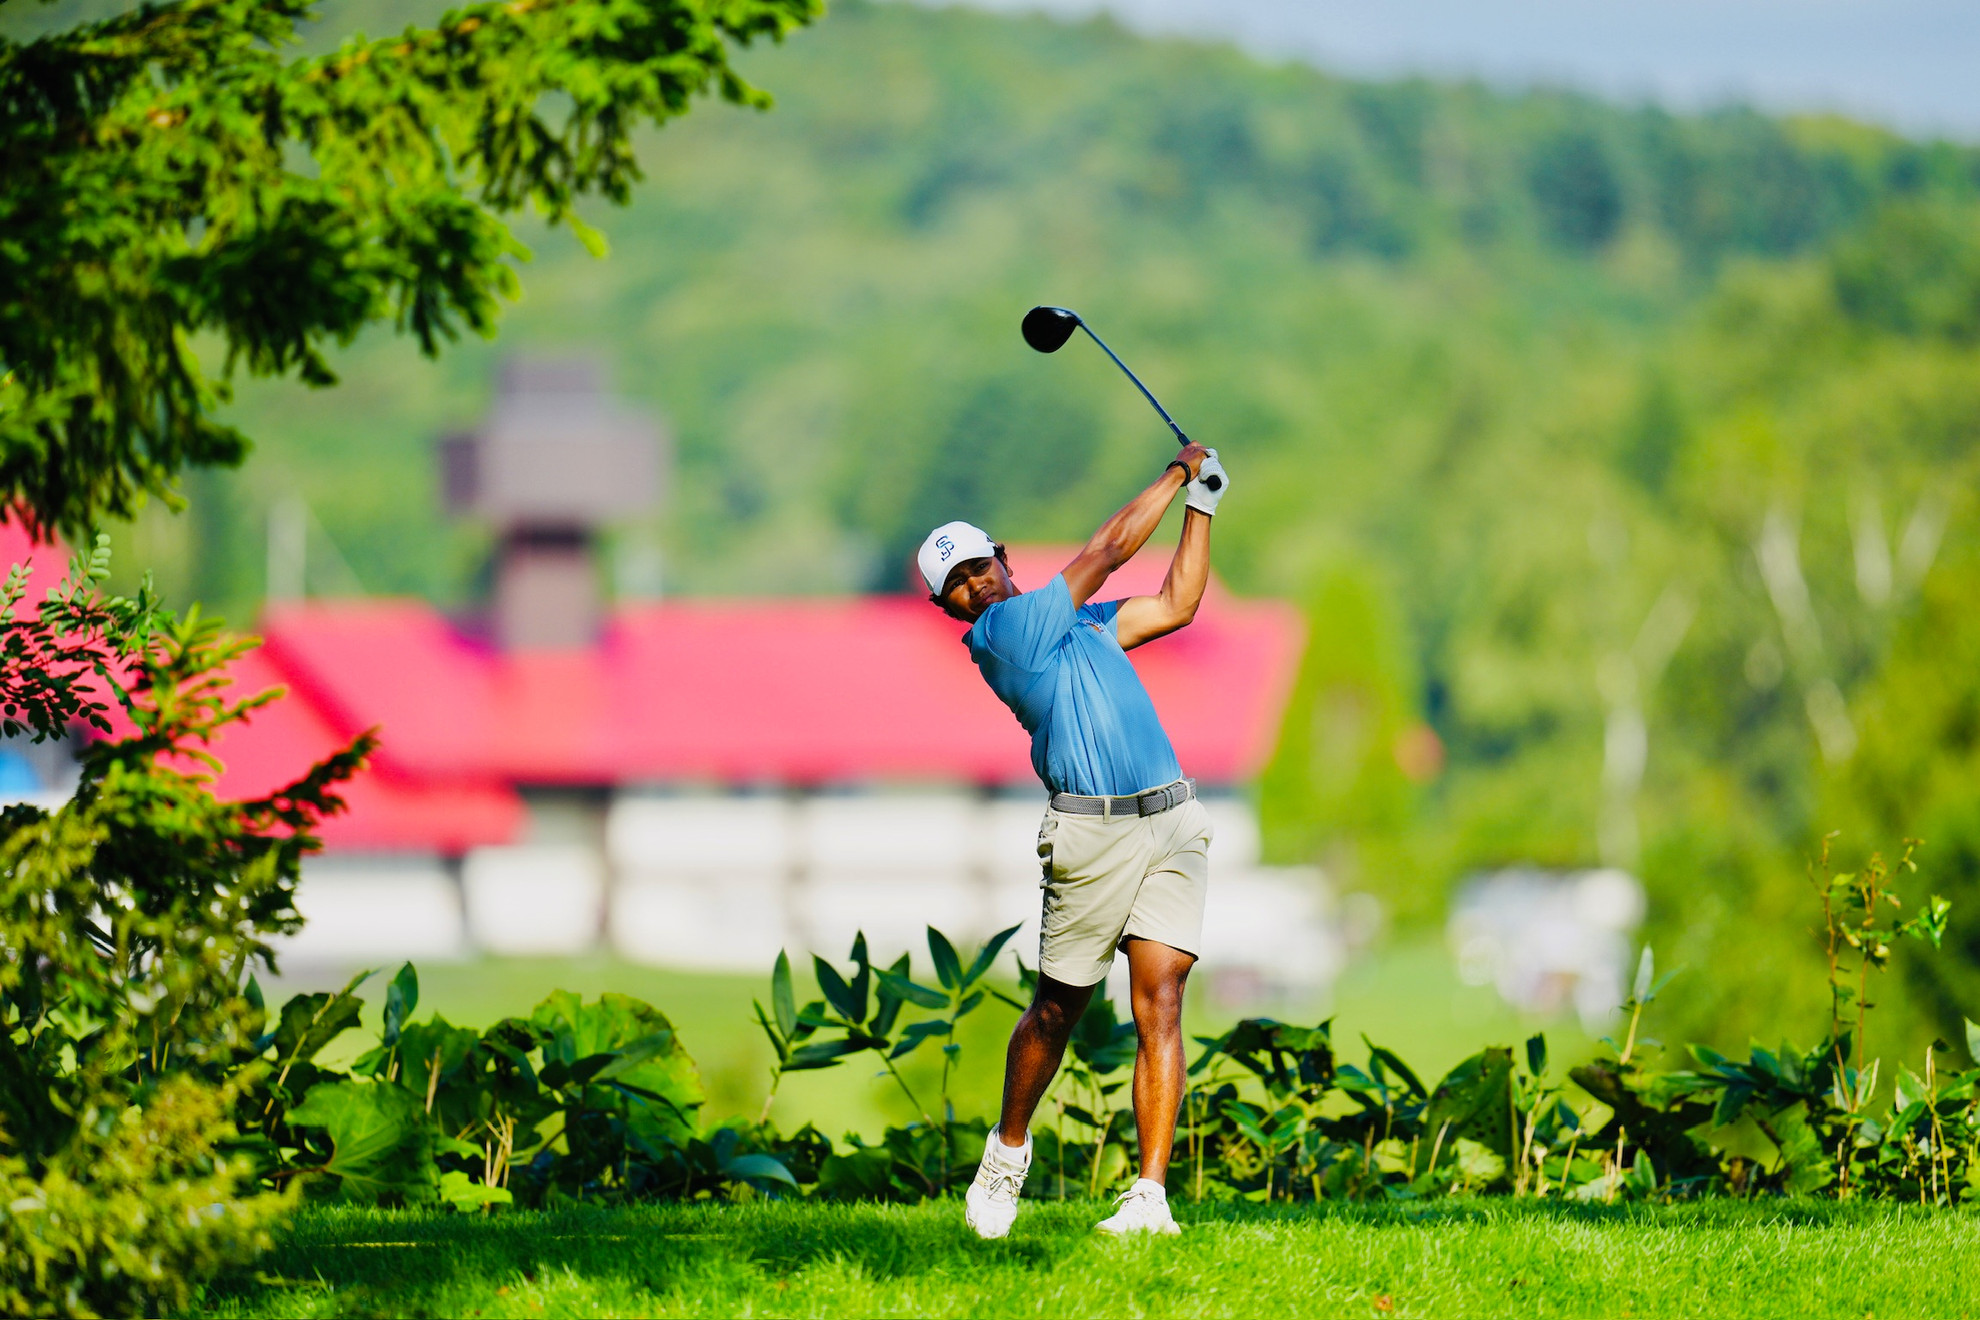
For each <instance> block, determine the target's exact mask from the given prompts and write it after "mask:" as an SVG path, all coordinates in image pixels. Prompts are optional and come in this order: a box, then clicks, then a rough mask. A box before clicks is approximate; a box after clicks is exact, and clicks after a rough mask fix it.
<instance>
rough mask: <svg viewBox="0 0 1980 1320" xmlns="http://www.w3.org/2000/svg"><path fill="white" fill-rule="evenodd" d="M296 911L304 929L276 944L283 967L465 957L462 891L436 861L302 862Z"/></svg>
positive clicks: (343, 858)
mask: <svg viewBox="0 0 1980 1320" xmlns="http://www.w3.org/2000/svg"><path fill="white" fill-rule="evenodd" d="M296 907H297V909H298V910H299V911H300V912H301V913H302V915H303V923H304V924H303V928H302V930H301V931H300V932H298V933H297V934H295V935H293V936H290V937H289V938H287V939H283V940H280V941H277V942H276V945H275V949H276V954H277V956H278V957H280V958H281V959H283V960H284V961H285V962H289V963H304V964H308V963H332V964H348V963H365V962H384V961H388V960H392V959H405V958H411V959H424V960H426V961H429V962H432V961H441V960H446V959H453V958H460V957H464V956H466V955H467V953H468V952H469V941H468V935H467V926H466V922H465V921H464V919H463V914H462V910H461V891H460V886H458V885H457V884H455V882H454V878H453V876H452V875H451V874H449V872H448V869H447V864H446V863H445V861H443V860H442V859H441V858H440V857H438V856H433V855H427V856H422V855H418V854H409V855H405V856H387V857H364V856H351V855H348V854H342V855H339V854H333V855H331V856H328V857H323V856H316V857H309V858H306V859H305V860H304V861H303V869H302V882H301V883H300V884H299V885H298V886H297V888H296Z"/></svg>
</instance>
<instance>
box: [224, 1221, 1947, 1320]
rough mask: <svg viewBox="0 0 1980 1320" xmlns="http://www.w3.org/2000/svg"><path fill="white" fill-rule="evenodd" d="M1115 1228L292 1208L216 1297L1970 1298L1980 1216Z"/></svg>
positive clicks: (993, 1301) (1068, 1307) (299, 1302)
mask: <svg viewBox="0 0 1980 1320" xmlns="http://www.w3.org/2000/svg"><path fill="white" fill-rule="evenodd" d="M1178 1209H1179V1212H1180V1213H1179V1216H1178V1217H1179V1218H1181V1219H1182V1220H1183V1222H1184V1223H1185V1225H1186V1227H1185V1230H1184V1234H1183V1236H1182V1237H1181V1238H1180V1239H1156V1240H1140V1241H1127V1242H1117V1241H1112V1240H1108V1239H1104V1238H1098V1237H1096V1236H1095V1235H1094V1234H1093V1233H1092V1232H1091V1228H1090V1226H1091V1225H1092V1223H1093V1222H1094V1221H1095V1220H1096V1219H1098V1218H1100V1217H1101V1215H1102V1214H1104V1213H1105V1211H1104V1209H1103V1208H1102V1207H1101V1206H1100V1205H1098V1204H1080V1203H1056V1204H1054V1203H1046V1204H1038V1205H1029V1206H1027V1207H1026V1208H1025V1211H1024V1213H1023V1214H1022V1215H1021V1216H1020V1218H1019V1220H1018V1226H1017V1229H1016V1231H1015V1232H1014V1234H1013V1236H1012V1237H1011V1238H1010V1239H1009V1240H1007V1241H1003V1242H979V1241H976V1240H974V1239H972V1238H970V1237H969V1236H967V1234H966V1233H965V1231H964V1229H963V1226H962V1223H961V1207H960V1206H959V1205H956V1204H955V1203H953V1202H951V1203H947V1204H939V1205H923V1206H918V1207H915V1208H911V1209H909V1208H900V1207H881V1206H864V1205H862V1206H824V1205H792V1204H761V1203H759V1204H753V1205H729V1206H708V1205H704V1206H694V1207H686V1206H645V1207H640V1208H637V1209H628V1210H605V1209H599V1210H591V1209H583V1208H578V1209H570V1210H565V1211H560V1212H546V1213H519V1214H508V1215H502V1216H498V1217H469V1216H454V1215H446V1214H423V1213H413V1212H403V1211H401V1212H380V1211H365V1210H355V1209H330V1210H308V1211H305V1212H303V1213H302V1214H301V1215H299V1216H298V1218H297V1219H296V1221H295V1223H294V1225H293V1228H292V1230H291V1231H290V1233H289V1234H288V1235H287V1237H286V1239H285V1240H284V1241H283V1243H282V1244H281V1245H280V1246H279V1247H278V1248H277V1250H276V1251H275V1252H273V1253H272V1254H271V1255H269V1256H268V1257H267V1258H266V1259H265V1260H263V1261H262V1262H261V1264H260V1266H259V1267H258V1268H257V1269H256V1270H254V1271H253V1272H251V1273H247V1274H243V1275H238V1276H233V1277H229V1278H226V1279H223V1280H222V1281H221V1282H220V1283H218V1284H216V1285H215V1286H214V1287H213V1289H211V1290H210V1292H209V1295H208V1298H207V1302H206V1306H205V1308H204V1309H202V1310H200V1311H198V1312H196V1313H195V1314H198V1315H210V1316H290V1315H293V1316H368V1315H379V1316H383V1315H394V1316H401V1315H403V1316H422V1315H447V1316H529V1317H542V1316H562V1315H569V1316H644V1315H668V1316H675V1315H679V1316H728V1315H751V1316H755V1315H766V1316H771V1315H774V1316H786V1315H797V1316H872V1315H902V1316H956V1315H1040V1316H1143V1315H1146V1316H1251V1315H1264V1314H1272V1313H1278V1314H1286V1313H1296V1314H1300V1315H1304V1316H1374V1317H1390V1316H1435V1317H1440V1318H1448V1317H1459V1316H1604V1317H1608V1316H1630V1317H1649V1316H1713V1317H1719V1318H1727V1320H1730V1318H1733V1317H1748V1316H1750V1317H1797V1318H1798V1317H1815V1316H1850V1317H1864V1316H1875V1317H1879V1318H1884V1317H1897V1316H1931V1317H1943V1316H1964V1315H1971V1314H1973V1313H1974V1312H1975V1310H1976V1309H1980V1282H1976V1281H1975V1279H1974V1278H1973V1273H1972V1270H1971V1269H1970V1268H1969V1267H1968V1263H1969V1262H1970V1261H1971V1259H1972V1255H1973V1251H1974V1247H1975V1245H1976V1244H1977V1243H1980V1221H1976V1220H1975V1218H1974V1217H1973V1216H1972V1215H1971V1214H1967V1213H1961V1212H1956V1211H1926V1210H1918V1209H1911V1208H1899V1207H1892V1206H1858V1205H1839V1204H1837V1203H1835V1202H1780V1201H1775V1202H1718V1203H1712V1204H1701V1205H1687V1206H1675V1207H1649V1206H1616V1207H1607V1206H1566V1205H1562V1204H1559V1203H1542V1204H1535V1203H1514V1204H1507V1203H1505V1202H1503V1201H1500V1202H1496V1203H1491V1204H1487V1203H1481V1202H1463V1201H1457V1202H1448V1201H1447V1202H1443V1203H1441V1204H1438V1205H1434V1206H1425V1207H1415V1208H1410V1207H1396V1206H1377V1207H1356V1206H1324V1207H1321V1208H1313V1207H1301V1208H1297V1209H1295V1208H1284V1209H1280V1208H1276V1207H1274V1208H1265V1207H1258V1206H1229V1205H1226V1206H1222V1207H1216V1208H1212V1207H1209V1206H1205V1207H1201V1208H1198V1207H1180V1206H1179V1207H1178Z"/></svg>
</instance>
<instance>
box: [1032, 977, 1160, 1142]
mask: <svg viewBox="0 0 1980 1320" xmlns="http://www.w3.org/2000/svg"><path fill="white" fill-rule="evenodd" d="M1095 988H1096V987H1094V986H1090V985H1067V984H1066V983H1065V982H1064V981H1055V980H1053V979H1052V978H1051V977H1049V976H1047V975H1045V974H1044V973H1043V972H1040V973H1039V974H1038V990H1037V993H1036V994H1034V995H1033V996H1032V998H1031V1007H1030V1008H1027V1009H1026V1010H1024V1016H1022V1017H1020V1018H1019V1019H1018V1022H1017V1026H1016V1027H1014V1028H1013V1029H1012V1030H1011V1044H1010V1048H1009V1049H1008V1050H1006V1051H1005V1053H1004V1107H1003V1111H1002V1114H1001V1115H1000V1117H999V1118H998V1121H997V1135H998V1136H999V1137H1001V1138H1002V1139H1003V1143H1004V1144H1005V1145H1006V1146H1013V1147H1016V1146H1022V1145H1024V1142H1025V1137H1026V1136H1027V1134H1028V1133H1029V1132H1030V1130H1031V1115H1032V1113H1033V1111H1035V1110H1036V1109H1037V1108H1038V1100H1039V1097H1041V1096H1043V1095H1044V1094H1045V1088H1046V1087H1048V1086H1050V1085H1051V1084H1052V1076H1053V1074H1054V1073H1056V1072H1058V1071H1059V1060H1060V1059H1062V1058H1064V1057H1065V1053H1066V1042H1067V1041H1069V1040H1071V1039H1072V1030H1073V1027H1074V1026H1076V1025H1077V1024H1078V1022H1079V1018H1080V1014H1082V1013H1084V1012H1086V1004H1087V1001H1088V1000H1090V999H1092V998H1093V991H1094V989H1095ZM1177 1047H1178V1048H1180V1047H1181V1041H1180V1037H1178V1045H1177ZM1172 1125H1173V1124H1172Z"/></svg>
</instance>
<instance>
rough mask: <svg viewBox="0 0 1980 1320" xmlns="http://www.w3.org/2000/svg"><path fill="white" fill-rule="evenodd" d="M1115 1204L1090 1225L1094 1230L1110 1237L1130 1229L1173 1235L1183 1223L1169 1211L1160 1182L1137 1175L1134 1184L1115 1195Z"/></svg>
mask: <svg viewBox="0 0 1980 1320" xmlns="http://www.w3.org/2000/svg"><path fill="white" fill-rule="evenodd" d="M1114 1205H1115V1207H1116V1209H1115V1210H1114V1213H1113V1214H1111V1215H1109V1216H1108V1217H1107V1218H1105V1219H1103V1220H1101V1221H1100V1222H1099V1223H1097V1224H1095V1225H1094V1226H1093V1227H1094V1229H1095V1230H1096V1231H1098V1232H1101V1233H1106V1234H1108V1235H1110V1236H1112V1237H1125V1236H1127V1235H1128V1234H1129V1233H1159V1234H1161V1235H1162V1236H1163V1237H1175V1236H1176V1235H1177V1234H1178V1233H1181V1232H1182V1226H1181V1225H1180V1224H1178V1223H1176V1220H1175V1216H1173V1215H1171V1214H1170V1213H1169V1194H1168V1193H1167V1192H1166V1191H1164V1190H1163V1189H1162V1184H1161V1183H1158V1182H1151V1181H1149V1180H1148V1179H1147V1178H1137V1179H1135V1182H1134V1186H1132V1187H1130V1188H1128V1189H1127V1190H1126V1191H1125V1192H1122V1193H1121V1194H1120V1195H1119V1196H1118V1197H1116V1198H1115V1199H1114Z"/></svg>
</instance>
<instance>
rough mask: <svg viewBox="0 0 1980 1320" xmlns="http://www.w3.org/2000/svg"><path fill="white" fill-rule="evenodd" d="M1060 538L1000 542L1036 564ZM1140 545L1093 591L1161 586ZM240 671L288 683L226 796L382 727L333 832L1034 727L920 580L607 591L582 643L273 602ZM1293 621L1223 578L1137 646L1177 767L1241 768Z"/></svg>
mask: <svg viewBox="0 0 1980 1320" xmlns="http://www.w3.org/2000/svg"><path fill="white" fill-rule="evenodd" d="M1070 557H1071V551H1070V550H1066V551H1064V552H1058V551H1053V550H1049V549H1046V550H1038V549H1026V550H1022V551H1018V552H1014V554H1013V556H1012V567H1013V572H1014V574H1015V575H1016V576H1017V578H1018V580H1019V582H1020V583H1022V584H1024V585H1027V586H1038V585H1041V584H1042V583H1043V582H1044V581H1047V580H1049V578H1050V576H1051V574H1053V573H1055V572H1057V571H1058V568H1059V567H1060V566H1061V565H1062V564H1063V563H1064V562H1065V561H1066V560H1067V559H1069V558H1070ZM1162 569H1163V564H1162V563H1161V562H1154V561H1153V560H1152V559H1151V563H1150V564H1148V565H1142V564H1140V563H1136V564H1133V565H1130V566H1129V568H1128V569H1127V570H1124V571H1123V572H1122V573H1121V574H1119V575H1117V576H1116V578H1115V579H1114V581H1113V582H1112V583H1111V584H1110V588H1109V591H1108V593H1107V594H1108V595H1109V596H1110V597H1111V596H1114V595H1130V594H1139V593H1141V592H1144V591H1152V590H1154V589H1156V588H1157V587H1159V585H1160V581H1161V574H1162ZM263 632H264V635H265V636H266V638H267V644H266V646H265V647H264V648H263V649H262V650H261V651H260V652H258V653H256V654H255V655H254V656H251V657H249V658H248V659H247V660H245V661H243V662H242V663H241V664H240V665H239V666H237V668H236V671H235V678H236V681H238V682H239V683H241V684H242V685H243V686H244V687H246V688H256V687H265V686H268V685H271V684H274V683H277V682H281V683H285V684H287V685H288V687H289V689H290V691H291V694H292V695H291V697H290V699H288V700H285V701H282V702H278V703H276V704H275V705H273V706H271V707H269V708H268V709H266V710H264V711H261V712H258V713H257V714H256V715H255V716H254V717H253V720H252V722H251V723H249V724H247V725H245V726H242V727H240V728H238V729H236V730H234V731H232V732H230V733H229V734H228V736H227V737H226V738H225V739H224V740H223V741H222V743H221V744H220V745H219V746H217V747H216V748H215V749H214V750H215V752H216V754H217V755H219V756H220V757H221V759H222V760H223V761H225V762H226V764H227V772H226V774H225V775H224V776H223V777H222V779H221V781H220V783H219V784H218V785H217V786H216V787H217V789H218V791H220V792H222V793H225V794H227V795H229V796H251V795H254V794H258V793H262V792H266V791H267V790H268V789H269V788H272V787H275V786H277V785H278V784H279V783H281V782H285V781H287V780H289V779H292V778H294V777H295V776H296V775H297V774H299V773H301V771H302V770H303V768H304V767H305V766H306V765H307V764H308V763H309V762H310V761H311V760H314V759H316V758H317V757H320V756H322V755H323V754H324V753H326V752H328V751H329V750H331V749H332V748H334V747H336V746H339V745H341V744H342V743H343V742H345V741H347V740H348V739H349V738H350V737H351V736H352V735H354V734H356V733H358V732H360V731H362V730H364V729H367V728H371V727H374V726H376V727H378V728H379V731H380V734H381V737H382V745H381V749H380V752H379V754H378V756H377V757H376V759H375V762H374V765H373V769H372V770H371V771H370V772H368V773H367V774H366V775H365V776H364V777H363V779H362V780H361V781H360V783H359V784H358V785H356V786H354V787H353V789H352V790H351V792H350V793H349V795H348V796H349V799H350V807H351V809H350V812H349V813H348V814H347V815H345V816H342V817H339V818H337V819H336V820H334V821H332V822H329V823H328V824H327V825H326V827H325V830H324V837H325V841H326V843H328V844H329V845H330V846H332V847H357V848H408V847H422V848H433V849H438V850H441V851H448V852H452V851H458V850H460V849H462V848H465V847H468V846H471V845H473V844H477V843H493V842H504V841H507V840H509V839H510V838H512V837H514V835H515V834H516V832H517V830H518V829H519V828H520V824H521V810H520V805H519V800H518V798H517V796H516V792H515V789H516V786H517V785H519V784H558V785H620V784H636V783H653V782H668V781H676V782H677V781H713V782H723V783H783V784H820V783H846V782H861V781H875V780H880V781H903V780H931V779H932V780H940V781H948V782H968V783H978V784H990V785H1002V784H1028V783H1033V782H1035V780H1034V777H1033V775H1032V771H1031V763H1030V755H1029V744H1028V740H1027V738H1026V737H1025V734H1024V732H1023V730H1022V729H1021V728H1020V727H1019V726H1018V724H1017V722H1016V720H1015V719H1014V718H1013V716H1012V715H1011V714H1010V712H1009V711H1008V710H1006V709H1005V708H1004V706H1003V705H1002V704H1001V703H1000V702H999V701H998V700H997V699H996V697H995V696H993V695H992V694H991V692H990V691H989V689H988V688H987V687H986V686H985V685H984V683H983V681H982V679H981V678H980V677H979V676H978V674H977V672H976V668H975V666H974V665H973V664H971V663H970V660H969V655H968V652H967V651H966V650H965V649H964V647H963V646H962V645H961V644H960V640H959V639H960V637H961V635H962V632H963V628H962V625H961V624H959V623H957V622H956V621H954V620H952V619H949V618H946V617H945V616H943V615H942V614H941V613H939V612H938V611H937V610H936V609H935V608H934V607H933V606H931V605H929V604H928V603H927V602H926V601H925V600H921V599H916V598H913V597H908V596H868V597H855V598H845V599H819V600H770V599H753V600H694V599H682V600H670V601H666V602H663V603H657V604H642V605H632V606H627V607H625V608H622V609H620V610H619V611H618V612H617V613H616V614H615V615H614V616H613V617H612V619H611V621H610V623H609V624H608V626H607V628H606V630H605V635H604V636H603V638H602V639H601V640H600V642H599V643H598V644H597V645H596V646H593V647H590V648H587V649H583V650H572V651H520V652H510V653H504V652H501V651H499V650H497V649H495V648H494V647H493V646H491V645H489V644H488V643H486V642H483V641H481V640H478V639H476V638H473V637H471V636H469V635H467V634H466V633H464V632H462V631H461V630H459V629H457V628H456V627H454V626H453V625H451V624H450V623H449V622H448V621H447V620H446V619H445V618H444V617H443V616H442V615H441V614H439V613H438V612H437V611H435V610H434V609H433V608H432V607H430V606H428V605H425V604H423V603H419V602H414V601H405V600H363V601H314V602H310V603H307V604H301V605H290V606H282V607H278V608H275V609H272V610H271V611H270V612H269V614H268V617H267V618H266V620H265V621H264V628H263ZM1300 640H1301V632H1300V623H1299V619H1298V617H1297V615H1296V613H1295V612H1294V611H1293V610H1292V609H1291V607H1289V606H1287V605H1284V604H1282V603H1278V602H1262V601H1239V600H1237V599H1235V598H1233V597H1231V596H1230V595H1229V594H1228V593H1227V592H1224V591H1222V590H1221V589H1219V588H1213V590H1212V592H1211V593H1210V594H1209V595H1208V597H1207V598H1206V600H1205V603H1204V607H1203V609H1202V611H1201V612H1200V613H1199V614H1198V616H1197V620H1196V622H1195V624H1194V625H1193V626H1191V627H1189V628H1186V629H1184V630H1183V631H1182V632H1180V633H1177V634H1175V635H1173V636H1171V637H1167V638H1164V639H1162V640H1161V641H1158V642H1154V643H1151V644H1150V645H1148V646H1146V647H1143V648H1141V649H1139V650H1137V651H1135V652H1134V653H1133V655H1134V662H1135V666H1136V668H1137V669H1138V670H1139V671H1140V672H1141V675H1142V678H1143V681H1144V682H1146V683H1147V685H1148V689H1149V693H1150V695H1151V696H1152V697H1153V698H1154V701H1155V705H1156V708H1157V710H1159V711H1160V712H1161V714H1162V719H1163V723H1164V725H1165V726H1166V727H1167V729H1168V731H1169V734H1170V737H1171V739H1172V740H1173V741H1174V742H1175V745H1176V752H1177V755H1178V756H1179V757H1180V758H1181V760H1182V763H1183V768H1184V770H1185V771H1186V772H1187V773H1190V774H1192V775H1195V776H1197V777H1198V778H1200V779H1202V780H1204V781H1206V782H1208V783H1234V782H1240V781H1243V780H1246V779H1248V778H1250V777H1251V776H1252V775H1254V774H1255V773H1256V772H1257V771H1258V769H1259V767H1260V766H1261V765H1262V764H1263V762H1264V760H1265V758H1266V757H1267V756H1268V755H1269V754H1270V751H1271V747H1272V742H1273V739H1274V738H1275V736H1276V734H1277V731H1278V721H1279V716H1280V712H1281V711H1282V710H1283V708H1284V704H1285V699H1286V694H1287V691H1288V689H1289V687H1290V684H1291V681H1292V677H1293V669H1294V665H1295V664H1296V663H1297V659H1298V651H1299V645H1300Z"/></svg>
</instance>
